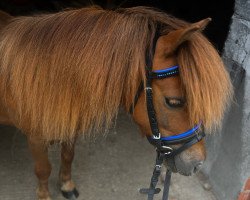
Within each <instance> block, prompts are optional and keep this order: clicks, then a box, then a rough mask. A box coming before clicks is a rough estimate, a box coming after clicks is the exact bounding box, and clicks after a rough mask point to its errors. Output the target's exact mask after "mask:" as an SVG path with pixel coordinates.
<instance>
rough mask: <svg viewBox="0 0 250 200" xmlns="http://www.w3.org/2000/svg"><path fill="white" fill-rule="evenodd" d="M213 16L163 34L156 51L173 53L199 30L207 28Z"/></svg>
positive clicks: (162, 53)
mask: <svg viewBox="0 0 250 200" xmlns="http://www.w3.org/2000/svg"><path fill="white" fill-rule="evenodd" d="M210 21H211V18H206V19H203V20H201V21H199V22H196V23H193V24H190V25H189V26H188V27H186V28H183V29H178V30H175V31H171V32H170V33H168V34H167V35H164V36H161V37H160V38H159V39H158V42H157V46H156V51H157V53H160V54H161V55H169V54H171V53H173V52H174V51H175V50H176V49H177V47H178V46H179V45H180V44H182V43H183V42H184V41H187V40H189V38H190V37H191V36H192V35H193V34H194V33H195V32H198V31H202V30H203V29H205V27H206V26H207V24H208V23H209V22H210Z"/></svg>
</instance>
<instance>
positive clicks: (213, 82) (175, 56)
mask: <svg viewBox="0 0 250 200" xmlns="http://www.w3.org/2000/svg"><path fill="white" fill-rule="evenodd" d="M0 15H1V20H0V27H1V30H0V93H1V96H0V123H2V124H6V125H13V126H15V127H17V128H19V129H20V130H22V132H24V133H25V134H26V136H27V139H28V143H29V148H30V150H31V152H32V155H33V159H34V162H35V174H36V176H37V178H38V189H37V197H38V199H39V200H45V199H46V200H47V199H50V195H49V190H48V178H49V175H50V172H51V165H50V163H49V160H48V149H47V148H48V144H49V143H50V142H51V141H60V142H61V145H62V152H61V158H62V159H61V170H60V181H61V184H62V187H61V189H62V191H63V192H64V194H65V195H66V196H67V194H68V193H70V192H72V191H73V192H74V194H75V195H76V196H77V194H76V193H77V192H76V191H75V185H74V183H73V181H72V180H71V163H72V160H73V156H74V142H75V139H76V137H77V136H78V135H83V134H85V135H86V134H91V133H93V132H101V131H106V130H108V129H109V127H110V125H111V124H112V122H113V121H114V119H116V117H117V113H118V110H119V108H120V107H123V108H124V109H125V110H126V111H127V112H129V110H130V107H131V106H132V107H133V108H134V109H133V110H132V116H133V118H134V120H135V122H136V123H137V124H138V125H139V127H140V129H141V131H142V133H143V134H145V135H147V136H150V135H151V134H152V133H151V129H150V124H149V119H148V115H147V108H146V101H145V91H142V92H141V93H140V94H139V98H138V101H137V103H135V96H136V94H137V90H138V88H139V85H140V83H141V82H143V83H145V80H146V67H145V66H146V59H148V58H149V59H151V60H152V66H150V67H152V69H153V70H160V69H166V68H169V67H172V66H175V65H178V66H179V75H177V76H173V77H170V78H166V79H155V80H153V81H152V88H153V91H154V92H153V104H154V109H155V112H156V117H157V120H158V126H159V129H160V132H161V134H162V136H171V135H176V134H179V133H182V132H185V131H186V130H188V129H190V128H191V127H193V126H194V125H195V124H197V123H199V122H200V121H202V125H203V128H204V130H205V131H207V132H211V131H213V130H214V128H216V127H219V126H220V124H221V120H222V118H223V113H224V111H225V108H226V106H227V105H228V102H230V99H231V94H232V86H231V82H230V79H229V76H228V73H227V71H226V69H225V67H224V65H223V63H222V60H221V58H220V57H219V55H218V53H217V51H216V50H215V49H214V47H213V46H212V45H211V43H210V42H209V41H208V40H207V39H206V38H205V37H204V36H203V35H202V33H201V31H202V30H203V29H204V28H205V26H206V24H207V23H208V21H210V20H209V19H205V20H202V21H200V22H197V23H194V24H190V23H187V22H184V21H181V20H179V19H176V18H174V17H172V16H169V15H167V14H165V13H163V12H160V11H157V10H154V9H152V8H146V7H135V8H119V9H117V10H103V9H101V8H98V7H90V8H82V9H78V10H67V11H63V12H59V13H55V14H42V15H38V16H27V17H11V16H9V15H8V14H6V13H0ZM156 32H158V33H159V35H160V36H159V38H158V40H157V42H156V46H155V52H154V54H153V52H152V46H153V40H154V37H155V34H156ZM204 159H205V148H204V141H203V140H202V141H200V142H198V143H196V144H195V145H193V146H192V147H190V148H189V149H187V150H185V151H183V152H182V153H181V154H179V155H178V156H176V158H175V162H176V163H175V171H178V172H180V173H181V174H184V175H190V174H192V173H193V172H194V171H195V169H196V168H197V166H200V165H201V164H202V162H203V161H204Z"/></svg>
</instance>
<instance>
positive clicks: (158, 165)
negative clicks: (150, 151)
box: [140, 151, 171, 200]
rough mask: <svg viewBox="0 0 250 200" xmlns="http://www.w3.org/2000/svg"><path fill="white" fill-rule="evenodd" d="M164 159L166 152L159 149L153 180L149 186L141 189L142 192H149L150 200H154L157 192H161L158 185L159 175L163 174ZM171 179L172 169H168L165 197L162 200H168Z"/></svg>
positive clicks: (164, 190)
mask: <svg viewBox="0 0 250 200" xmlns="http://www.w3.org/2000/svg"><path fill="white" fill-rule="evenodd" d="M163 160H164V154H163V153H160V152H158V151H157V157H156V161H155V168H154V171H153V175H152V177H151V182H150V186H149V188H142V189H140V193H141V194H147V195H148V200H153V199H154V195H155V194H159V193H160V191H161V189H160V188H156V185H157V183H158V180H159V176H160V174H161V168H162V164H163ZM170 180H171V171H170V170H168V169H167V172H166V177H165V181H164V189H163V197H162V200H168V193H169V186H170Z"/></svg>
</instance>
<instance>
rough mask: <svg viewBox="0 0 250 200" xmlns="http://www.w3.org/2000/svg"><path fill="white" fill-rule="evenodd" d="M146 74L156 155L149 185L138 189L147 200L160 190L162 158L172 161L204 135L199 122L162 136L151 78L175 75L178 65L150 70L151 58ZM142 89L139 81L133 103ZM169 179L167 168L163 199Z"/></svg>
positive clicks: (177, 72)
mask: <svg viewBox="0 0 250 200" xmlns="http://www.w3.org/2000/svg"><path fill="white" fill-rule="evenodd" d="M156 39H158V38H155V39H154V44H153V45H154V46H153V52H154V49H155V45H156ZM147 66H148V67H150V68H149V69H148V68H147V70H148V71H147V76H146V87H145V92H146V104H147V113H148V119H149V123H150V127H151V132H152V136H149V137H147V138H148V141H149V142H150V144H152V145H153V146H155V147H156V151H157V157H156V163H155V168H154V172H153V175H152V178H151V182H150V186H149V188H146V189H140V193H142V194H147V195H148V200H153V198H154V194H158V193H159V192H160V189H159V188H156V185H157V182H158V178H159V176H160V173H161V165H162V163H163V161H164V160H167V161H169V162H170V161H171V162H172V163H174V158H175V156H176V155H177V154H180V153H181V152H182V151H184V150H186V149H187V148H189V147H191V146H192V145H194V144H195V143H197V142H199V141H201V140H202V138H203V137H205V133H204V132H201V131H200V127H201V123H200V124H197V125H196V126H194V127H193V128H191V129H190V130H188V131H186V132H183V133H180V134H178V135H173V136H167V137H162V136H161V133H160V130H159V127H158V122H157V118H156V113H155V109H154V104H153V90H152V79H164V78H169V77H172V76H177V75H178V74H179V66H178V65H176V66H172V67H169V68H166V69H162V70H155V71H152V60H150V59H149V60H147ZM142 89H143V83H141V85H140V87H139V89H138V92H137V94H136V97H135V101H134V102H135V103H134V105H136V102H137V100H138V97H139V95H140V93H141V91H142ZM172 145H178V147H177V148H172ZM170 179H171V171H170V170H169V169H168V170H167V173H166V178H165V183H164V191H163V199H162V200H167V199H168V193H169V186H170Z"/></svg>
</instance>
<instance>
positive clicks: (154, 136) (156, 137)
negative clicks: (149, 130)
mask: <svg viewBox="0 0 250 200" xmlns="http://www.w3.org/2000/svg"><path fill="white" fill-rule="evenodd" d="M153 139H154V140H159V139H161V133H159V136H156V135H153Z"/></svg>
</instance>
